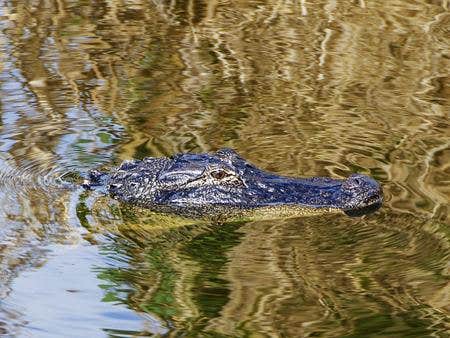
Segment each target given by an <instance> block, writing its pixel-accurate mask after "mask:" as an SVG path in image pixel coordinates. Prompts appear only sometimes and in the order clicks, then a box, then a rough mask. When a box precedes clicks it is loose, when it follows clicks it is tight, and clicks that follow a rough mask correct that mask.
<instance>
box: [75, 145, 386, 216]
mask: <svg viewBox="0 0 450 338" xmlns="http://www.w3.org/2000/svg"><path fill="white" fill-rule="evenodd" d="M83 186H84V187H85V188H87V189H94V188H102V189H104V190H105V191H106V192H107V193H109V194H110V195H111V196H112V197H113V198H114V199H116V200H118V201H120V202H125V203H127V204H131V205H134V206H138V207H142V208H146V209H150V210H152V211H155V212H162V213H171V214H177V215H180V216H185V217H189V218H212V219H216V220H217V219H220V220H224V219H229V218H231V217H234V216H236V217H247V216H248V217H257V215H266V216H267V215H269V216H275V215H277V216H297V215H299V216H300V215H316V214H324V213H337V212H340V213H342V212H343V213H345V214H347V215H348V216H362V215H365V214H369V213H371V212H374V211H376V210H377V209H378V208H380V207H381V205H382V202H383V193H382V189H381V186H380V184H379V183H378V182H377V181H375V180H374V179H373V178H370V177H368V176H365V175H362V174H352V175H351V176H349V177H348V178H347V179H336V178H329V177H311V178H294V177H287V176H280V175H276V174H274V173H270V172H267V171H264V170H262V169H260V168H258V167H256V166H255V165H253V164H252V163H250V162H248V161H246V160H245V159H244V158H242V157H241V156H239V155H238V154H237V153H236V152H235V151H234V150H232V149H228V148H226V149H221V150H218V151H217V152H215V153H202V154H194V153H181V154H177V155H174V156H172V157H147V158H144V159H143V160H131V161H124V162H123V163H122V164H121V165H120V166H119V167H118V168H116V169H113V170H112V171H110V172H101V171H95V170H94V171H91V172H90V173H89V175H88V178H87V179H86V180H85V181H84V184H83Z"/></svg>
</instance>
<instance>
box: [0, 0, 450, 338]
mask: <svg viewBox="0 0 450 338" xmlns="http://www.w3.org/2000/svg"><path fill="white" fill-rule="evenodd" d="M449 6H450V4H449V2H448V1H447V0H429V1H425V0H422V1H421V0H416V1H400V0H393V1H369V0H359V1H346V2H345V1H336V0H329V1H314V2H313V1H305V0H300V1H278V2H277V1H268V2H263V1H239V2H237V1H234V2H218V1H208V2H199V1H186V2H182V1H158V0H154V1H139V0H133V1H131V0H130V1H119V0H117V1H116V0H110V1H105V2H104V1H92V2H91V1H64V0H55V1H1V4H0V115H1V122H0V123H1V125H0V335H4V336H10V337H12V336H14V337H107V336H109V337H131V336H147V337H148V336H155V337H158V336H168V337H361V338H367V337H450V334H449V332H450V260H449V258H450V201H449V199H450V122H449V121H450V120H449V119H450V85H449V84H450V71H449V70H450V13H449ZM225 146H226V147H232V148H235V149H236V150H237V151H238V152H240V153H241V155H242V156H244V157H245V158H247V159H249V160H250V161H252V162H254V163H255V164H257V165H258V166H260V167H263V168H265V169H268V170H272V171H275V172H278V173H280V174H287V175H299V176H312V175H330V176H333V177H345V176H348V175H349V174H350V173H353V172H360V173H365V174H369V175H372V176H374V177H375V178H376V179H378V180H379V181H380V182H382V184H383V187H384V192H385V196H386V203H385V206H384V208H383V209H382V210H380V211H379V212H377V213H376V214H373V215H370V216H368V217H365V218H360V219H353V218H348V217H345V216H322V217H309V218H297V219H287V220H283V219H281V220H276V221H259V222H257V221H254V222H248V223H244V224H236V223H231V224H224V225H221V226H218V225H213V224H205V223H203V224H196V222H184V221H181V220H177V219H174V218H171V217H165V216H158V215H147V214H143V213H141V212H137V211H135V210H132V209H129V208H125V207H123V206H120V205H118V204H117V203H116V202H114V201H113V200H111V199H109V198H108V197H102V198H99V197H98V196H94V195H92V194H89V193H87V192H84V191H83V190H82V189H67V188H66V187H64V186H62V185H61V181H62V177H63V176H64V177H66V176H65V175H66V174H70V175H78V174H83V173H85V172H87V171H88V170H89V169H92V168H98V167H101V166H113V165H116V164H117V163H120V161H121V160H123V159H129V158H142V157H144V156H158V155H170V154H173V153H176V152H180V151H193V152H203V151H210V150H217V149H218V148H221V147H225Z"/></svg>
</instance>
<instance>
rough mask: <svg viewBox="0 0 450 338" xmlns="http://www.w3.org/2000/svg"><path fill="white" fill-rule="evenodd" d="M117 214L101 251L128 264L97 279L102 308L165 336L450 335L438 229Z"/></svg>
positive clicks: (401, 219)
mask: <svg viewBox="0 0 450 338" xmlns="http://www.w3.org/2000/svg"><path fill="white" fill-rule="evenodd" d="M121 212H122V216H121V218H122V221H124V222H122V223H121V224H122V225H121V227H120V232H118V233H117V236H114V237H112V238H111V241H110V242H108V243H107V244H102V248H103V251H104V254H105V255H113V254H116V253H118V252H119V253H121V254H123V255H124V257H128V258H127V260H128V263H129V268H128V269H125V270H124V269H118V268H114V267H111V268H107V269H104V268H103V269H99V271H98V272H99V278H100V279H102V280H104V281H105V283H107V284H108V287H107V288H105V292H106V294H107V297H106V298H105V299H107V300H110V301H115V302H117V301H119V302H123V303H126V304H127V305H128V306H130V307H131V308H133V309H135V310H136V311H144V312H148V313H151V314H152V315H155V316H157V317H158V318H160V320H162V321H163V322H164V323H165V325H166V327H167V328H168V329H169V330H170V331H171V336H172V334H173V336H177V334H181V333H183V334H184V335H185V336H189V337H198V336H200V335H203V336H214V337H219V336H236V335H238V336H246V335H250V334H252V333H255V332H259V333H260V334H263V335H264V334H265V335H267V336H287V337H293V336H298V335H300V336H310V335H320V334H325V333H326V334H331V333H332V334H333V335H336V336H348V337H350V336H351V337H365V336H367V334H369V333H380V334H381V333H383V332H396V333H398V334H401V332H404V333H405V334H406V333H407V332H410V330H415V332H417V334H418V335H421V336H426V335H427V334H430V333H431V332H434V333H438V334H439V332H441V333H444V332H446V330H448V329H449V327H450V326H449V325H450V322H449V321H448V318H447V317H446V315H445V312H446V311H448V310H449V309H448V308H447V307H448V304H447V303H446V301H445V294H446V293H447V292H448V284H447V283H448V279H447V276H446V275H447V274H448V271H447V270H446V264H447V261H448V258H449V253H450V249H449V245H448V241H447V240H446V238H445V236H444V235H443V232H444V231H445V226H444V225H443V224H441V225H439V223H437V222H432V221H429V220H421V219H417V218H416V217H413V216H410V215H407V214H394V215H392V214H379V215H378V216H376V217H375V216H374V217H369V218H366V219H362V220H349V219H348V218H344V217H342V218H336V217H329V216H323V217H317V218H316V217H314V218H299V219H288V220H285V221H282V222H280V221H277V222H276V223H274V222H270V221H259V222H248V223H242V224H239V223H229V224H223V225H214V226H213V225H208V224H203V225H187V224H185V225H182V224H181V223H178V226H176V227H173V226H172V227H167V224H168V223H170V221H169V222H167V220H166V221H164V218H160V219H157V218H155V217H156V216H154V215H153V216H151V217H149V218H147V219H146V221H145V222H146V224H142V218H136V214H135V213H133V212H130V210H129V209H124V210H122V211H121ZM97 220H98V219H97ZM100 221H101V220H100ZM136 221H140V222H141V223H140V225H136V223H135V222H136ZM164 222H165V224H163V223H164ZM380 224H384V225H380ZM161 225H163V227H161ZM164 227H165V231H163V230H162V229H163V228H164ZM430 248H432V249H431V250H430ZM418 281H420V282H418ZM123 290H128V291H127V292H126V293H124V292H123ZM386 313H389V315H386Z"/></svg>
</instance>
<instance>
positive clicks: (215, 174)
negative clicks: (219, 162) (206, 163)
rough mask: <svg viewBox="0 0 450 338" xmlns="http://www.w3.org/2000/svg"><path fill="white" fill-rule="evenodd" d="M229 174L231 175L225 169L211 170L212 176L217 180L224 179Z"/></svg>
mask: <svg viewBox="0 0 450 338" xmlns="http://www.w3.org/2000/svg"><path fill="white" fill-rule="evenodd" d="M227 176H230V174H229V173H227V172H226V171H224V170H214V171H212V172H211V177H212V178H215V179H216V180H221V179H224V178H225V177H227Z"/></svg>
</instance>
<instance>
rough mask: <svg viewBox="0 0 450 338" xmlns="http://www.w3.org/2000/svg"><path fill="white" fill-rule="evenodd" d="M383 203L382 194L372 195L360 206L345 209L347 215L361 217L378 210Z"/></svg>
mask: <svg viewBox="0 0 450 338" xmlns="http://www.w3.org/2000/svg"><path fill="white" fill-rule="evenodd" d="M382 204H383V197H382V196H376V197H370V198H368V199H367V200H366V201H365V202H364V205H363V206H359V207H356V208H352V209H345V210H343V211H344V213H345V214H346V215H347V216H350V217H359V216H363V215H367V214H371V213H373V212H375V211H377V210H378V209H380V208H381V206H382Z"/></svg>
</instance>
